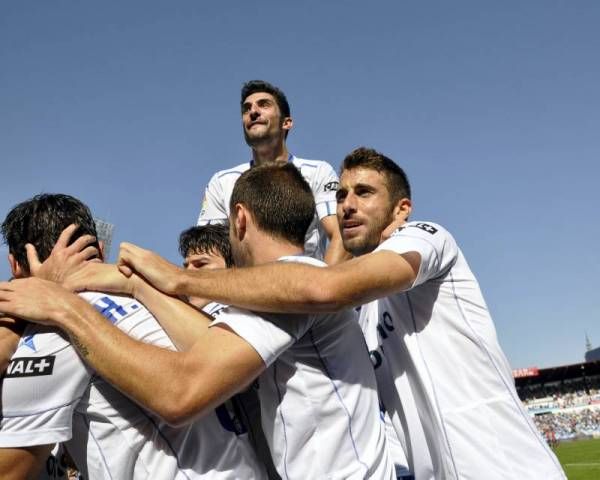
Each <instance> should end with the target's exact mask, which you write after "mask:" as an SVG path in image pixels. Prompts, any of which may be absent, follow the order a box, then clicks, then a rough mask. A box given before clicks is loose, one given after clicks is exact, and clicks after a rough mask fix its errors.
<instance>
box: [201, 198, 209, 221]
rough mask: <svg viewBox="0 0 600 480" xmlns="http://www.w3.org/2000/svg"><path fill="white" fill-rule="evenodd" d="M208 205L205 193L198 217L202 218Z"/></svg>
mask: <svg viewBox="0 0 600 480" xmlns="http://www.w3.org/2000/svg"><path fill="white" fill-rule="evenodd" d="M207 205H208V200H207V199H206V193H205V194H204V198H203V199H202V207H201V208H200V216H201V217H202V216H204V214H205V213H206V207H207Z"/></svg>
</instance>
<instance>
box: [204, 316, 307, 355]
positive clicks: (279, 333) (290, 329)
mask: <svg viewBox="0 0 600 480" xmlns="http://www.w3.org/2000/svg"><path fill="white" fill-rule="evenodd" d="M214 315H215V320H214V322H213V323H212V324H211V327H213V326H215V325H221V324H224V325H227V326H228V327H229V328H231V329H232V330H233V331H234V332H235V333H236V334H237V335H239V336H240V337H242V338H243V339H244V340H245V341H246V342H248V343H249V344H250V345H251V346H252V348H254V350H256V351H257V353H258V354H259V355H260V357H261V358H262V359H263V362H265V365H266V366H267V367H269V366H270V365H271V364H272V363H273V362H274V361H275V360H276V359H277V357H278V356H279V355H281V354H282V353H283V352H284V351H285V350H286V349H288V348H289V347H291V346H292V345H293V344H294V343H295V342H296V341H297V340H298V339H299V338H300V337H301V336H302V335H304V333H305V332H306V331H307V330H308V329H309V328H310V323H311V322H309V321H307V318H306V316H305V315H289V316H288V315H286V316H285V318H281V319H280V320H278V317H281V316H279V315H267V314H263V316H262V317H259V316H258V315H256V314H255V313H252V312H248V311H244V310H240V309H237V308H235V307H226V308H223V309H222V310H219V311H217V312H216V313H215V314H214ZM300 317H302V318H300Z"/></svg>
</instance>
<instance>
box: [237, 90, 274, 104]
mask: <svg viewBox="0 0 600 480" xmlns="http://www.w3.org/2000/svg"><path fill="white" fill-rule="evenodd" d="M254 103H271V104H274V105H277V100H276V99H275V97H274V96H273V95H271V94H270V93H267V92H254V93H251V94H250V95H248V96H247V97H246V98H245V99H244V101H243V102H242V106H249V105H252V104H254Z"/></svg>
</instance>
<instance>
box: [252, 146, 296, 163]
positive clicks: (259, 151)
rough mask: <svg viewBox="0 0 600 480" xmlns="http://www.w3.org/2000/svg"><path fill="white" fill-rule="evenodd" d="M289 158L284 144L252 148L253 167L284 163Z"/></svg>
mask: <svg viewBox="0 0 600 480" xmlns="http://www.w3.org/2000/svg"><path fill="white" fill-rule="evenodd" d="M288 158H289V152H288V149H287V147H286V145H285V142H277V143H276V144H274V145H260V146H256V147H253V148H252V159H253V160H254V164H255V165H262V164H265V163H271V162H275V163H285V162H287V160H288Z"/></svg>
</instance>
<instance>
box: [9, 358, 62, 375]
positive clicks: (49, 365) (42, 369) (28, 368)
mask: <svg viewBox="0 0 600 480" xmlns="http://www.w3.org/2000/svg"><path fill="white" fill-rule="evenodd" d="M55 358H56V357H55V356H54V355H48V356H47V357H19V358H13V360H12V361H11V362H10V364H9V365H8V368H7V369H6V375H5V377H6V378H15V377H41V376H44V375H52V371H53V370H54V359H55Z"/></svg>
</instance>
